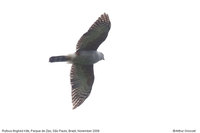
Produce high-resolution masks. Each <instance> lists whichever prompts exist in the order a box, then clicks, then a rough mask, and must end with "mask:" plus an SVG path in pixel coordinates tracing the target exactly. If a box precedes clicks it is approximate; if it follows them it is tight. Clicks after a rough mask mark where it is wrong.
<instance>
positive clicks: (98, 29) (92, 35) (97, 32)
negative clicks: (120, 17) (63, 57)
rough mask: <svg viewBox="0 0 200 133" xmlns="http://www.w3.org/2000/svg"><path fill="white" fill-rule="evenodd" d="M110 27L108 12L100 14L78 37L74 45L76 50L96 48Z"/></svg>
mask: <svg viewBox="0 0 200 133" xmlns="http://www.w3.org/2000/svg"><path fill="white" fill-rule="evenodd" d="M110 27H111V23H110V20H109V17H108V14H105V13H104V14H102V15H101V17H99V18H98V20H96V22H95V23H94V24H93V25H92V26H91V27H90V28H89V30H88V31H87V32H86V33H85V34H84V35H83V36H82V37H81V38H80V40H79V41H78V44H77V46H76V51H81V50H97V48H98V47H99V45H100V44H101V43H102V42H103V41H104V40H105V39H106V37H107V35H108V32H109V30H110Z"/></svg>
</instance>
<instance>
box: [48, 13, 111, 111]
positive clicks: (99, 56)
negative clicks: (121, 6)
mask: <svg viewBox="0 0 200 133" xmlns="http://www.w3.org/2000/svg"><path fill="white" fill-rule="evenodd" d="M110 27H111V23H110V19H109V16H108V14H106V13H104V14H102V15H101V16H100V17H99V18H98V19H97V20H96V22H95V23H94V24H93V25H92V26H91V27H90V28H89V30H88V31H87V32H86V33H85V34H83V35H82V37H81V38H80V40H79V41H78V43H77V45H76V52H75V53H73V54H69V55H64V56H52V57H50V58H49V62H64V61H67V62H69V63H71V64H72V67H71V72H70V81H71V86H72V92H71V93H72V94H71V95H72V104H73V109H75V108H77V107H78V106H80V105H81V104H82V103H83V102H84V101H85V99H86V98H87V97H88V96H89V95H90V92H91V90H92V85H93V82H94V71H93V64H95V63H97V62H98V61H100V60H103V59H104V55H103V53H101V52H98V51H97V49H98V47H99V45H100V44H101V43H102V42H103V41H104V40H105V39H106V37H107V35H108V32H109V30H110Z"/></svg>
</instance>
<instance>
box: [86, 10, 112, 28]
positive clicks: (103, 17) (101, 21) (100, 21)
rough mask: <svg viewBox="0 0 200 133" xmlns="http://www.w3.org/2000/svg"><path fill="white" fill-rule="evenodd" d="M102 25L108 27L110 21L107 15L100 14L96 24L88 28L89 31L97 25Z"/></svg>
mask: <svg viewBox="0 0 200 133" xmlns="http://www.w3.org/2000/svg"><path fill="white" fill-rule="evenodd" d="M102 24H106V25H108V26H109V27H110V25H111V23H110V19H109V16H108V14H106V13H104V14H102V15H101V16H100V17H99V18H98V19H97V20H96V22H95V23H94V24H93V25H92V26H91V27H90V28H89V30H91V29H93V28H95V27H97V26H99V25H102Z"/></svg>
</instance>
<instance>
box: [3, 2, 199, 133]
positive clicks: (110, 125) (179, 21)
mask: <svg viewBox="0 0 200 133" xmlns="http://www.w3.org/2000/svg"><path fill="white" fill-rule="evenodd" d="M199 7H200V2H199V1H197V0H196V1H195V0H194V1H189V0H167V1H159V0H151V1H149V0H137V1H131V0H123V1H121V0H119V1H114V0H110V1H108V0H101V1H95V0H84V1H81V0H74V1H66V0H60V1H56V0H55V1H53V0H34V1H26V0H19V1H0V61H1V63H0V64H1V65H0V67H1V69H0V79H1V83H0V107H1V110H0V129H67V130H68V129H99V130H100V132H101V133H110V132H113V133H121V132H137V133H147V132H148V133H161V132H162V133H172V132H173V129H177V130H178V129H181V130H185V129H192V130H197V131H198V132H199V131H200V128H199V123H200V114H199V112H200V108H199V101H200V97H199V89H200V69H199V68H200V52H199V51H200V39H199V38H200V17H199V16H200V8H199ZM104 12H106V13H108V14H109V17H110V20H111V30H110V32H109V35H108V37H107V39H106V40H105V42H104V43H103V44H102V45H101V46H100V47H99V49H98V50H99V51H101V52H103V53H104V56H105V61H100V62H99V63H97V64H95V66H94V72H95V81H94V85H93V89H92V92H91V94H90V96H89V98H87V100H86V101H85V102H84V103H83V104H82V105H81V106H80V107H78V108H77V109H75V110H72V104H71V85H70V77H69V73H70V68H71V65H70V64H66V63H55V64H51V63H49V62H48V59H49V57H50V56H53V55H64V54H69V53H73V52H74V51H75V47H76V43H77V41H78V40H79V38H80V37H81V36H82V35H83V34H84V33H85V32H86V31H87V30H88V28H89V27H90V26H91V25H92V24H93V23H94V22H95V21H96V19H97V18H98V17H99V16H100V15H101V14H102V13H104Z"/></svg>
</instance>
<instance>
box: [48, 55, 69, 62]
mask: <svg viewBox="0 0 200 133" xmlns="http://www.w3.org/2000/svg"><path fill="white" fill-rule="evenodd" d="M69 60H70V58H69V57H68V56H52V57H50V58H49V62H63V61H69Z"/></svg>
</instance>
